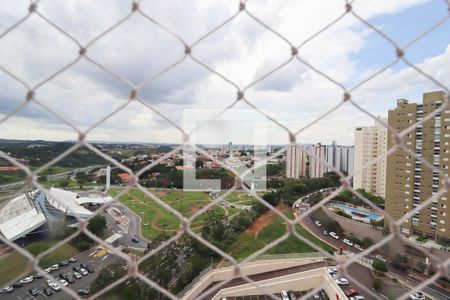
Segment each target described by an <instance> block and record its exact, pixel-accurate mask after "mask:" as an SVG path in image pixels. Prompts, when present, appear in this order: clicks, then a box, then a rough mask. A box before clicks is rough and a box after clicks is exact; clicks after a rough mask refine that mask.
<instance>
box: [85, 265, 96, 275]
mask: <svg viewBox="0 0 450 300" xmlns="http://www.w3.org/2000/svg"><path fill="white" fill-rule="evenodd" d="M86 271H88V272H89V273H94V272H95V269H94V268H93V267H92V266H89V265H87V266H86Z"/></svg>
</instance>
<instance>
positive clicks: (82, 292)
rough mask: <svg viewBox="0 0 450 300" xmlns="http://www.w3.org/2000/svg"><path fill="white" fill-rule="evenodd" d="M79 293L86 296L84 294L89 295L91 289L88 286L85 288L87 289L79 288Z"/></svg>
mask: <svg viewBox="0 0 450 300" xmlns="http://www.w3.org/2000/svg"><path fill="white" fill-rule="evenodd" d="M77 293H78V295H80V296H84V295H89V293H90V291H89V289H88V288H85V289H79V290H78V291H77Z"/></svg>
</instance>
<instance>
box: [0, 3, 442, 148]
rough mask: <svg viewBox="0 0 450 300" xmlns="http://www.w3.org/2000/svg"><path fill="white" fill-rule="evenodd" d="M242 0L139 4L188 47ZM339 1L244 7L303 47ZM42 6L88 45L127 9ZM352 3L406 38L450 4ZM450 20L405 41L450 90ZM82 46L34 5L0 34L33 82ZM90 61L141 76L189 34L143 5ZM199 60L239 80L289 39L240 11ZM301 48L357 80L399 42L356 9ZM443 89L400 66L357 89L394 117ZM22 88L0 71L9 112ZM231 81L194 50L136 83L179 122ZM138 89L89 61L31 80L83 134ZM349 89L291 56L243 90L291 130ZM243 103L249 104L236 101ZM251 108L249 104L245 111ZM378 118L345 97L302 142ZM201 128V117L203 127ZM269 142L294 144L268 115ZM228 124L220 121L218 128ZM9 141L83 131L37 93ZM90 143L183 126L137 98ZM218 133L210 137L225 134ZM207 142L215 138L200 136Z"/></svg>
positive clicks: (368, 105) (218, 102)
mask: <svg viewBox="0 0 450 300" xmlns="http://www.w3.org/2000/svg"><path fill="white" fill-rule="evenodd" d="M238 4H239V3H238V1H232V0H227V1H206V0H205V1H199V0H198V1H197V0H196V1H194V0H189V1H186V0H174V1H153V0H152V1H149V0H143V1H141V3H140V8H141V10H142V11H144V12H145V13H146V14H147V15H148V16H150V17H151V18H153V19H154V20H155V21H157V22H158V23H160V24H162V25H163V26H165V27H166V28H167V29H168V30H170V31H171V32H174V33H176V35H177V36H178V37H180V38H181V39H182V40H184V41H185V42H186V43H187V44H188V45H190V44H192V43H193V42H195V41H196V40H198V39H199V38H200V37H202V36H203V35H205V34H206V33H208V32H209V31H211V30H212V29H213V28H215V27H216V26H217V25H219V24H220V23H222V22H223V21H224V20H226V19H227V18H229V17H231V16H232V15H233V14H235V13H236V12H237V10H238ZM344 4H345V3H344V1H339V0H336V1H331V0H300V1H299V0H289V1H288V0H284V1H272V0H271V1H269V0H266V1H264V0H259V1H252V0H249V1H247V4H246V6H247V10H248V11H249V12H250V13H251V14H252V15H254V16H255V17H257V18H259V19H260V20H262V21H263V22H264V23H265V24H267V25H268V26H269V27H270V28H273V29H274V30H275V31H277V32H279V33H280V34H281V35H283V36H284V37H285V38H286V39H287V40H288V41H289V42H290V43H291V44H293V45H296V46H298V45H300V44H301V43H302V42H304V41H305V40H306V39H308V38H309V37H310V36H311V35H313V34H314V33H316V32H317V31H319V30H320V29H321V28H323V27H324V26H326V25H328V24H329V23H330V22H332V21H333V20H335V19H336V18H337V17H339V16H340V15H341V14H343V13H344V11H345V6H344ZM28 5H29V2H28V1H19V0H10V1H2V5H1V7H0V32H4V31H5V30H7V29H8V28H9V27H10V26H11V25H12V24H14V23H15V22H17V21H18V20H19V19H20V18H22V17H23V16H25V15H26V14H27V12H28ZM37 9H38V11H39V12H40V13H41V14H42V15H43V16H45V17H46V18H47V19H48V20H50V21H51V22H53V23H54V24H57V25H58V26H59V27H60V28H61V29H62V30H64V31H65V32H67V33H68V34H69V35H70V36H71V37H72V38H74V39H75V40H77V41H78V42H79V43H80V44H81V45H86V44H88V43H89V42H90V41H92V40H93V39H94V38H96V37H97V36H99V35H100V34H101V33H102V32H104V31H105V30H106V29H108V28H110V27H111V26H112V25H114V24H115V23H116V22H117V21H119V20H120V19H121V18H123V17H124V16H126V15H127V14H128V13H129V12H130V10H131V3H130V2H129V1H125V0H120V1H119V0H116V1H112V0H104V1H90V0H66V1H59V0H42V1H40V2H39V3H38V6H37ZM353 9H354V11H355V12H356V13H358V14H359V15H360V16H361V17H363V18H364V19H367V20H368V21H370V22H371V23H372V24H374V25H375V26H376V27H377V28H379V29H380V30H382V31H383V32H385V33H386V34H388V35H389V36H390V37H392V38H393V39H394V40H395V41H396V42H397V43H398V44H399V45H400V46H401V47H403V46H405V45H407V44H408V43H409V42H410V41H411V40H413V39H414V38H415V37H416V36H417V35H419V34H421V33H422V32H424V31H426V30H427V29H428V28H430V27H431V26H433V25H434V24H436V23H437V22H439V21H440V20H442V19H443V18H445V17H446V16H448V6H447V4H446V3H445V1H441V0H435V1H427V0H408V1H404V0H389V1H379V0H360V1H358V0H357V1H354V3H353ZM449 32H450V21H448V20H447V21H446V22H444V23H443V24H442V25H441V26H440V27H438V28H437V29H436V30H434V31H433V32H431V33H430V34H429V35H427V36H426V37H424V38H423V39H421V40H419V41H418V42H416V43H414V44H412V45H411V46H410V47H408V48H407V49H406V58H407V59H408V60H410V61H411V62H412V63H413V64H415V65H416V66H418V67H419V68H421V69H422V70H424V71H425V72H427V73H428V74H430V75H431V76H433V77H435V78H436V79H438V80H439V81H440V82H442V83H443V84H444V85H446V86H447V87H449V86H450V68H449V65H450V34H449ZM78 51H79V46H78V45H77V44H76V43H75V42H74V41H73V40H71V39H70V38H69V37H67V36H65V35H64V34H61V32H59V31H58V30H57V29H55V28H54V27H52V26H51V25H49V24H48V23H47V22H45V21H44V20H42V18H40V17H39V16H37V15H35V14H34V15H31V16H30V18H28V19H27V20H26V21H25V22H24V23H22V24H21V25H19V26H18V27H17V28H15V29H14V30H12V31H11V32H9V33H8V34H6V35H4V36H2V37H1V38H0V66H1V67H2V68H3V69H5V70H8V71H9V72H11V73H12V74H14V75H15V76H17V77H18V78H20V79H21V80H23V81H24V82H26V83H27V84H28V85H29V86H32V87H33V86H35V85H38V84H39V83H40V82H42V81H43V80H45V79H46V78H48V77H49V76H51V75H52V74H53V73H55V72H56V71H58V70H60V69H61V68H63V67H64V66H65V65H67V64H69V63H71V62H72V61H74V60H75V59H76V58H77V57H78ZM87 55H88V56H89V58H90V59H92V60H94V61H96V62H97V63H98V64H100V65H101V66H103V67H105V68H107V69H108V70H110V71H112V72H114V73H115V74H117V75H119V76H120V77H121V78H125V79H126V80H128V81H129V82H131V83H132V84H136V85H137V84H140V83H141V82H144V81H146V80H148V79H150V78H152V77H153V76H154V75H155V74H158V73H160V72H161V71H162V70H164V69H165V68H167V67H168V66H170V65H172V64H173V63H175V62H176V61H178V60H180V59H182V58H183V57H184V46H183V44H182V43H181V42H180V41H179V40H177V39H176V38H174V37H173V36H172V35H170V34H169V33H167V32H166V31H164V30H162V29H161V28H159V27H158V26H157V25H155V24H154V23H152V22H150V21H149V20H147V19H145V18H144V17H143V16H142V15H140V14H138V13H135V14H133V15H132V16H131V17H130V18H129V19H128V20H126V21H125V22H124V23H122V24H121V25H120V26H118V27H117V28H115V29H114V30H112V31H111V32H109V33H108V34H107V35H105V36H103V37H102V38H100V39H98V40H97V41H96V42H95V43H93V44H92V45H90V47H89V48H88V50H87ZM192 55H193V57H195V59H197V60H198V61H200V62H202V63H203V64H205V65H207V66H208V67H209V68H210V69H213V70H215V71H216V72H218V73H220V74H221V75H223V76H225V77H226V78H227V79H228V80H230V81H231V82H233V83H234V84H235V85H237V86H238V87H239V88H241V89H243V88H245V87H247V86H248V85H249V84H250V83H252V82H254V81H255V80H257V79H258V78H261V77H262V76H265V74H267V73H268V72H270V71H271V70H272V69H274V68H276V67H277V66H279V65H281V64H282V63H284V62H286V61H288V60H289V59H290V58H291V49H290V46H289V44H288V43H287V42H286V41H284V40H283V39H281V38H280V37H278V36H277V35H275V34H274V33H273V32H270V31H269V30H268V29H266V28H265V27H263V26H261V25H260V24H258V23H257V22H255V20H253V19H252V18H251V17H250V16H249V15H248V14H246V13H241V14H239V15H238V16H237V17H236V18H235V19H233V20H232V21H231V22H229V23H227V24H226V25H224V26H223V27H222V28H220V29H219V30H217V31H216V32H214V33H213V34H211V35H209V36H208V37H206V38H205V39H203V40H201V42H200V43H198V44H197V45H195V47H193V49H192ZM299 56H300V57H301V58H302V59H303V60H304V61H306V62H308V63H309V64H310V65H312V66H314V67H315V68H317V69H319V70H321V71H322V72H323V73H325V74H327V75H328V76H330V77H331V78H333V79H334V80H335V81H337V82H339V83H340V84H342V85H343V86H345V87H346V88H348V89H350V88H351V87H353V86H355V85H357V84H358V83H359V82H361V81H363V80H364V79H365V78H367V77H369V76H370V75H371V74H373V73H375V72H377V71H378V70H380V69H382V68H383V67H385V66H386V65H388V64H390V63H392V62H393V61H394V60H395V58H396V57H395V48H394V46H392V45H390V44H389V43H388V42H387V41H386V40H385V39H383V38H382V37H380V36H379V35H378V34H377V33H375V32H374V31H373V30H371V29H370V28H368V27H367V26H365V25H364V24H362V23H361V22H360V21H359V20H358V19H357V18H355V17H354V16H352V15H346V16H345V17H344V18H342V19H341V20H340V21H339V22H337V23H336V24H335V25H333V26H332V27H330V28H329V29H328V30H327V31H325V32H323V33H321V34H320V35H318V36H317V37H316V38H314V39H313V40H311V41H310V42H308V43H306V44H305V45H304V46H303V47H301V48H300V49H299ZM436 89H440V88H439V87H438V86H437V85H436V84H434V83H433V82H431V81H430V80H428V79H427V78H425V77H424V76H422V75H420V74H419V73H417V72H416V71H414V70H413V69H412V68H411V67H409V66H408V65H406V64H405V63H403V62H398V63H396V64H395V65H393V66H392V67H390V68H388V69H387V70H385V71H384V72H383V73H381V74H380V75H379V76H377V77H375V78H374V79H373V80H371V81H369V82H368V83H366V84H364V85H362V86H360V87H359V88H358V89H356V90H355V91H354V92H352V99H353V100H354V101H355V102H357V103H358V104H359V105H361V106H362V107H363V108H365V109H367V110H369V111H370V112H371V113H372V114H374V115H376V116H386V115H387V110H388V109H390V108H393V107H395V105H396V99H397V98H408V99H410V100H411V101H421V97H422V92H425V91H432V90H436ZM26 92H27V89H26V88H25V87H24V86H23V85H22V84H21V83H19V82H17V81H16V80H14V79H13V78H11V76H9V75H8V74H6V73H5V72H2V71H1V70H0V120H2V119H4V117H5V116H6V115H8V114H9V113H10V112H11V111H13V110H14V109H15V108H16V107H17V106H19V105H21V104H22V103H24V102H25V95H26ZM236 92H237V90H236V87H235V86H233V85H232V84H230V83H229V82H227V81H225V80H224V79H223V78H221V77H219V76H217V75H216V74H213V73H212V72H211V71H210V70H208V69H206V68H205V67H203V66H201V65H199V64H198V63H197V62H195V61H194V60H193V59H192V58H190V57H187V58H185V59H184V60H183V61H182V62H181V63H180V64H178V65H176V66H175V67H174V68H172V69H171V70H169V71H168V72H165V73H164V74H162V75H161V76H159V77H158V78H157V79H155V80H151V81H149V82H148V83H147V84H145V85H144V86H143V87H142V89H141V90H140V92H139V95H140V96H141V98H142V99H143V100H144V101H145V103H147V105H148V106H151V107H153V108H155V109H156V110H158V111H160V112H161V113H162V114H164V115H165V116H167V117H168V118H169V119H171V120H172V121H173V122H174V123H175V124H177V125H179V126H183V117H186V115H187V114H186V113H185V112H186V110H190V109H204V110H205V111H207V109H211V111H216V110H217V109H220V108H225V107H227V106H229V105H231V104H232V103H233V102H234V101H235V99H236ZM129 93H130V87H129V86H128V85H127V84H126V83H125V82H123V81H121V80H119V79H117V78H116V77H114V76H113V75H112V74H110V73H108V72H105V71H104V70H103V69H102V68H100V67H99V66H97V65H95V64H93V63H92V62H90V61H88V60H87V59H86V58H81V59H80V60H79V61H77V63H76V64H74V65H73V66H71V67H70V68H69V69H68V70H66V71H64V72H63V73H61V74H59V75H58V76H56V77H55V78H54V79H52V80H50V81H49V82H46V83H45V84H43V85H41V86H40V87H39V88H37V89H36V91H35V95H36V99H38V100H39V101H40V102H41V103H43V104H44V105H46V106H48V107H49V108H51V109H52V110H53V111H55V112H57V113H58V114H59V115H60V116H61V117H62V118H64V119H65V120H66V121H67V122H69V123H70V124H72V125H73V126H75V127H76V128H78V129H79V130H82V131H83V130H86V129H88V128H89V127H90V126H92V125H93V124H95V123H97V122H98V121H99V120H101V119H102V118H103V117H104V116H105V115H108V114H109V113H111V112H112V111H114V110H115V109H117V108H118V107H120V106H121V105H123V104H124V103H125V102H126V101H127V98H128V95H129ZM342 94H343V91H342V89H341V88H340V87H339V86H337V85H336V84H334V83H332V82H330V81H329V80H327V79H325V78H324V77H322V76H320V75H318V74H317V73H315V72H314V71H313V70H311V69H310V68H309V67H307V66H306V65H305V64H302V63H301V62H300V61H299V60H297V59H293V60H292V61H291V62H290V63H288V64H287V65H286V66H284V67H283V68H281V69H280V70H278V71H277V72H275V73H273V74H272V75H270V76H269V77H267V78H265V79H264V80H262V81H259V82H258V83H257V84H255V85H252V86H251V87H250V88H248V89H247V90H245V97H246V99H247V100H248V101H249V102H251V103H252V104H253V105H254V106H256V107H258V108H261V109H262V110H263V111H265V112H266V113H267V114H269V115H270V116H271V117H272V118H274V119H276V120H278V121H279V122H280V123H281V124H282V125H284V126H286V127H288V128H290V129H291V130H292V131H296V130H298V129H300V128H302V127H304V126H306V125H308V124H309V123H310V122H312V121H314V120H315V119H317V118H318V117H320V116H321V115H322V114H323V113H324V112H326V111H327V110H329V109H331V108H332V107H334V106H336V105H337V104H339V102H340V101H341V100H342ZM235 107H236V108H239V109H249V108H250V107H249V106H248V105H247V104H245V103H242V101H241V102H239V103H238V104H237V105H236V106H235ZM249 115H250V114H249ZM372 123H373V119H371V118H370V117H368V116H367V115H365V114H363V113H362V112H360V111H359V110H357V109H355V108H354V107H353V106H352V105H351V104H350V103H345V104H344V105H342V106H341V107H339V108H338V109H337V110H336V111H334V112H332V113H331V114H330V115H329V116H327V117H326V118H324V119H322V120H320V121H319V122H317V123H315V124H314V125H313V126H311V127H309V128H308V129H306V130H305V131H303V132H301V133H300V135H299V136H298V139H299V140H300V141H302V142H305V143H314V142H319V141H320V142H323V143H330V142H331V141H333V140H336V141H337V142H338V143H341V144H352V143H353V132H354V128H355V127H356V126H363V125H370V124H372ZM203 124H205V123H203ZM231 124H232V125H230V126H235V127H236V128H237V130H236V129H235V130H232V131H230V132H235V137H232V138H230V137H229V135H227V136H226V137H224V139H223V142H227V141H228V140H229V139H232V140H233V142H234V143H246V141H248V134H240V133H239V132H242V131H244V128H245V126H246V125H245V124H241V126H242V130H240V127H239V122H235V123H233V122H231ZM267 125H268V126H267V141H268V142H269V143H272V144H284V143H287V142H288V135H287V134H286V132H285V131H284V130H283V129H281V128H280V127H278V126H277V125H275V124H273V123H272V122H270V121H268V124H267ZM218 134H220V130H219V131H218ZM0 138H11V139H46V140H74V139H76V138H77V135H76V134H75V133H74V130H73V129H72V128H70V127H69V126H67V125H66V124H64V123H62V122H61V121H60V120H59V119H58V118H55V117H54V116H52V115H51V114H50V113H48V112H47V111H45V110H44V109H43V108H42V107H40V106H39V105H37V104H36V103H34V102H33V101H30V102H29V103H28V104H27V105H26V106H25V107H24V108H23V109H21V110H20V111H19V112H18V113H17V114H15V115H14V116H13V117H11V118H8V119H7V120H5V121H3V122H2V123H0ZM88 139H89V140H94V141H140V142H170V143H178V142H181V134H180V132H179V131H178V130H177V129H175V128H174V127H173V126H172V125H171V124H170V123H168V122H167V121H165V120H164V119H162V118H161V117H160V116H158V115H157V114H155V113H154V112H152V111H151V110H150V109H149V108H148V107H146V106H144V105H142V104H140V103H136V102H132V103H130V104H129V105H128V106H126V107H125V108H124V109H122V110H121V111H120V112H119V113H117V114H115V115H114V116H112V117H111V118H110V119H108V120H107V121H106V122H103V123H101V124H100V125H99V126H98V127H97V128H95V129H94V130H92V131H91V132H90V133H89V135H88ZM218 140H221V139H214V142H217V141H218ZM200 142H202V143H207V142H209V141H208V139H206V140H205V139H204V140H201V141H200Z"/></svg>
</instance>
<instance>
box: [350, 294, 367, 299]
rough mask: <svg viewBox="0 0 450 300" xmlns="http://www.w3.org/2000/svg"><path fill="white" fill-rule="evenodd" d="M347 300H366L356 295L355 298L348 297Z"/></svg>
mask: <svg viewBox="0 0 450 300" xmlns="http://www.w3.org/2000/svg"><path fill="white" fill-rule="evenodd" d="M348 299H349V300H366V298H364V296H361V295H356V296H354V297H350V298H348Z"/></svg>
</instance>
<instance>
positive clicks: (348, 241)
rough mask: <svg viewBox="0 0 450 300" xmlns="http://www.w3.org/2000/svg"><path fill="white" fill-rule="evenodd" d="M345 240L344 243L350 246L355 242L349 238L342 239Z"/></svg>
mask: <svg viewBox="0 0 450 300" xmlns="http://www.w3.org/2000/svg"><path fill="white" fill-rule="evenodd" d="M342 241H343V242H344V244H346V245H348V246H350V247H352V246H353V245H354V244H353V243H352V242H351V241H350V240H348V239H343V240H342Z"/></svg>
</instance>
